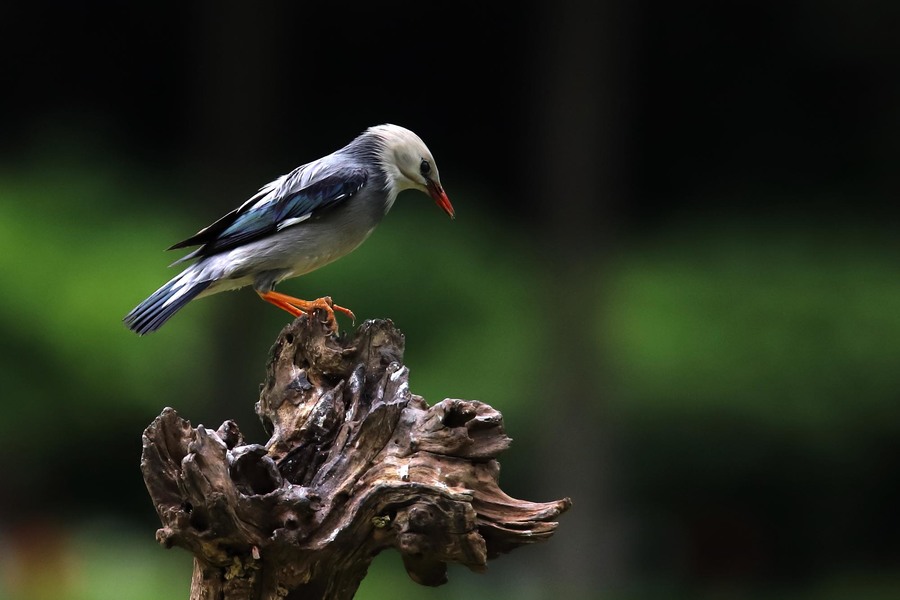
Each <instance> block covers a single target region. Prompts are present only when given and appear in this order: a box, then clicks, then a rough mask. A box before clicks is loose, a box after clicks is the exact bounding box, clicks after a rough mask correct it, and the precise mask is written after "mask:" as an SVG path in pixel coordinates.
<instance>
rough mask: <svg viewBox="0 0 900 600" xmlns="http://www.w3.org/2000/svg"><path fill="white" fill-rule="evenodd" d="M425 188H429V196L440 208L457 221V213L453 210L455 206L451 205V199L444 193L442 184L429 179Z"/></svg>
mask: <svg viewBox="0 0 900 600" xmlns="http://www.w3.org/2000/svg"><path fill="white" fill-rule="evenodd" d="M425 187H427V188H428V195H429V196H431V197H432V199H433V200H434V202H435V203H436V204H437V205H438V206H440V207H441V208H442V209H443V211H444V212H445V213H447V214H448V215H450V218H451V219H455V218H456V216H455V214H456V213H455V212H454V210H453V205H452V204H450V198H448V197H447V193H446V192H444V188H442V187H441V184H439V183H437V182H435V181H432V180H431V179H429V180H428V182H427V183H426V184H425Z"/></svg>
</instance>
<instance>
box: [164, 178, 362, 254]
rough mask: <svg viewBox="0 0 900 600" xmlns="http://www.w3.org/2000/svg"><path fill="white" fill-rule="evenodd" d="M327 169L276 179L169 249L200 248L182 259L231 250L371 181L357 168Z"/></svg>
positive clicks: (341, 199)
mask: <svg viewBox="0 0 900 600" xmlns="http://www.w3.org/2000/svg"><path fill="white" fill-rule="evenodd" d="M305 167H313V165H306V166H305ZM323 171H325V169H316V168H312V169H309V168H304V167H301V168H299V169H297V170H295V171H294V172H292V173H289V174H288V175H285V176H283V177H281V178H279V179H276V180H275V181H273V182H272V183H270V184H268V185H266V186H263V187H262V188H261V189H260V191H259V192H258V193H257V194H256V195H255V196H253V197H252V198H250V199H249V200H247V201H246V202H245V203H244V204H242V205H241V206H240V207H239V208H236V209H235V210H233V211H231V212H230V213H228V214H227V215H225V216H223V217H222V218H220V219H219V220H218V221H216V222H215V223H213V224H212V225H210V226H208V227H206V228H205V229H201V230H200V231H199V232H197V233H196V234H194V235H193V236H191V237H189V238H188V239H186V240H183V241H181V242H178V243H177V244H174V245H173V246H171V247H170V248H169V250H174V249H176V248H186V247H188V246H200V248H198V249H197V250H195V251H194V252H191V253H190V254H189V255H187V256H185V257H184V258H183V259H182V260H189V259H192V258H198V257H203V256H210V255H212V254H217V253H219V252H223V251H225V250H230V249H231V248H235V247H237V246H240V245H242V244H246V243H249V242H252V241H254V240H258V239H260V238H263V237H265V236H267V235H271V234H273V233H276V232H278V231H281V230H282V229H285V228H286V227H291V226H292V225H297V224H298V223H302V222H303V221H305V220H307V219H309V218H310V217H313V216H315V215H316V214H318V213H321V212H323V211H325V210H328V209H329V208H332V207H334V206H335V205H337V204H339V203H341V202H344V201H346V200H347V199H348V198H350V197H351V196H353V195H354V194H356V193H357V192H358V191H359V190H360V189H361V188H362V187H363V186H364V185H365V183H366V181H367V180H368V173H367V172H366V170H365V169H362V168H359V167H346V168H343V169H328V170H327V172H323ZM178 262H181V261H180V260H179V261H178Z"/></svg>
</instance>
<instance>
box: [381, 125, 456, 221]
mask: <svg viewBox="0 0 900 600" xmlns="http://www.w3.org/2000/svg"><path fill="white" fill-rule="evenodd" d="M366 134H368V135H372V136H375V137H376V138H378V141H379V142H380V144H379V146H380V148H381V152H380V156H379V162H380V163H381V167H382V168H383V169H384V172H385V174H386V175H387V177H388V186H389V187H390V188H392V189H391V191H392V192H393V193H394V194H397V193H399V192H402V191H403V190H409V189H416V190H419V191H421V192H424V193H426V194H428V195H429V196H431V198H432V199H433V200H434V201H435V202H436V203H437V205H438V206H439V207H441V208H442V209H443V210H444V212H446V213H447V214H448V215H450V217H451V218H453V215H454V211H453V205H452V204H450V199H449V198H448V197H447V194H446V193H445V192H444V188H443V186H441V178H440V175H439V174H438V168H437V164H436V163H435V162H434V157H433V156H432V155H431V151H430V150H428V147H427V146H426V145H425V142H423V141H422V139H421V138H420V137H419V136H417V135H416V134H415V133H413V132H412V131H410V130H409V129H406V128H404V127H400V126H398V125H389V124H387V125H377V126H375V127H370V128H369V129H368V130H367V131H366Z"/></svg>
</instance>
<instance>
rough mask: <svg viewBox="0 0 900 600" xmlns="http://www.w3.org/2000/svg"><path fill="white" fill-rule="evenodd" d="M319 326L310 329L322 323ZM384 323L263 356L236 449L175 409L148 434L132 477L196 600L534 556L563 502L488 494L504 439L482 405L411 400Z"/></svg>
mask: <svg viewBox="0 0 900 600" xmlns="http://www.w3.org/2000/svg"><path fill="white" fill-rule="evenodd" d="M320 316H321V315H319V314H318V313H317V314H316V317H320ZM403 346H404V339H403V334H401V333H400V332H399V331H398V330H397V329H395V328H394V326H393V324H392V323H391V322H390V321H367V322H366V323H364V324H363V325H361V326H360V327H359V328H358V329H357V331H356V332H355V335H354V336H353V337H352V339H350V338H341V337H338V336H335V335H332V334H331V333H330V332H329V331H328V329H327V328H326V327H325V326H323V324H322V323H321V321H320V320H319V319H318V318H314V319H313V320H312V324H309V321H308V319H307V318H306V317H305V316H302V317H300V318H298V319H297V320H295V321H294V322H293V323H292V324H291V325H288V326H287V327H285V328H284V330H283V331H282V332H281V334H280V335H279V336H278V339H277V340H276V342H275V345H274V346H273V347H272V350H271V355H270V358H269V364H268V369H267V376H266V381H265V383H264V385H263V386H262V391H261V393H260V399H259V402H258V403H257V404H256V412H257V414H259V416H260V418H261V419H262V420H263V422H264V423H265V424H266V426H267V427H268V428H269V429H270V430H271V432H272V438H271V439H270V440H269V442H268V443H267V444H266V445H265V446H261V445H259V444H247V443H245V442H244V439H243V437H242V435H241V433H240V431H239V430H238V427H237V425H236V424H235V423H234V422H232V421H226V422H225V423H224V424H223V425H222V426H221V427H219V429H218V430H216V431H212V430H209V429H206V428H204V427H203V426H202V425H201V426H198V427H196V428H192V427H191V424H190V423H189V422H188V421H185V420H184V419H182V418H180V417H179V416H178V415H177V414H176V412H175V411H174V410H173V409H171V408H166V409H165V410H164V411H163V412H162V414H161V415H160V416H159V417H157V418H156V419H155V420H154V421H153V423H152V424H151V425H150V426H149V427H147V429H146V431H145V432H144V437H143V453H142V457H141V470H142V471H143V474H144V481H145V482H146V484H147V489H148V491H149V492H150V496H151V497H152V499H153V503H154V505H155V506H156V510H157V512H158V513H159V517H160V520H161V521H162V525H163V526H162V528H161V529H159V530H158V531H157V534H156V537H157V540H158V541H159V542H160V543H161V544H163V545H165V546H166V547H171V546H181V547H183V548H186V549H187V550H189V551H190V552H191V553H192V554H193V555H194V557H195V558H194V575H193V581H192V585H191V598H192V600H199V599H204V600H220V599H221V600H230V599H237V598H240V599H242V600H244V599H248V598H249V599H260V600H261V599H267V600H268V599H275V598H295V599H299V598H303V599H320V598H321V599H345V598H352V597H353V595H354V593H355V592H356V590H357V588H358V586H359V584H360V582H361V581H362V579H363V577H365V575H366V570H367V569H368V567H369V564H370V563H371V561H372V559H373V558H374V556H375V555H376V554H378V553H379V552H380V551H382V550H384V549H386V548H391V547H393V548H396V549H397V550H398V551H399V552H400V554H401V555H402V557H403V562H404V565H405V567H406V570H407V572H408V573H409V575H410V577H411V578H412V579H413V580H414V581H416V582H418V583H421V584H423V585H440V584H442V583H445V582H446V580H447V577H446V564H447V563H448V562H456V563H461V564H463V565H466V566H467V567H469V568H470V569H473V570H476V571H480V570H482V569H484V568H485V566H486V563H487V561H488V559H491V558H494V557H496V556H497V555H498V554H501V553H504V552H509V551H511V550H513V549H514V548H516V547H518V546H521V545H523V544H529V543H532V542H537V541H542V540H545V539H547V538H549V537H550V535H552V534H553V532H554V530H555V529H556V525H557V524H556V522H554V519H556V517H557V516H558V515H559V514H560V513H562V512H563V511H565V510H566V509H567V508H569V506H570V504H571V503H570V501H569V499H564V500H558V501H556V502H547V503H533V502H524V501H521V500H516V499H514V498H511V497H509V496H507V495H506V494H504V493H503V491H501V489H500V487H499V485H498V475H499V465H498V464H497V461H496V460H495V457H496V456H497V454H499V453H500V452H501V451H503V450H505V449H506V448H507V447H508V446H509V443H510V439H509V438H508V437H507V436H506V435H505V433H504V431H503V420H502V417H501V415H500V413H498V412H497V411H495V410H494V409H493V408H491V407H490V406H488V405H487V404H484V403H481V402H474V401H466V400H454V399H447V400H444V401H442V402H439V403H437V404H435V405H434V406H431V407H429V406H428V405H427V404H426V403H425V401H424V400H423V399H422V398H421V397H419V396H416V395H414V394H412V393H410V390H409V385H408V375H409V372H408V369H407V368H406V367H405V366H403V365H402V358H403Z"/></svg>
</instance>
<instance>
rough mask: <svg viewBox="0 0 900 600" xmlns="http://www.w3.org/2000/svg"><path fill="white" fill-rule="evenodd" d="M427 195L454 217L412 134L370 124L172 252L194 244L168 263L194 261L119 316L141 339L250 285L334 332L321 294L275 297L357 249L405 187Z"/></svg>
mask: <svg viewBox="0 0 900 600" xmlns="http://www.w3.org/2000/svg"><path fill="white" fill-rule="evenodd" d="M408 189H415V190H419V191H422V192H425V193H426V194H428V195H429V196H431V197H432V198H433V199H434V201H435V202H436V203H437V205H438V206H439V207H441V208H442V209H443V210H444V212H446V213H447V214H448V215H450V217H451V218H452V217H453V216H454V211H453V206H452V205H451V204H450V199H449V198H447V194H446V193H444V189H443V188H442V187H441V180H440V177H439V176H438V169H437V165H436V164H435V162H434V158H433V157H432V156H431V152H429V151H428V148H427V147H426V146H425V143H424V142H422V140H421V139H420V138H419V136H417V135H416V134H415V133H413V132H412V131H410V130H408V129H404V128H403V127H399V126H397V125H378V126H376V127H370V128H369V129H367V130H366V131H365V132H363V133H362V134H361V135H360V136H359V137H357V138H356V139H354V140H353V141H352V142H350V143H349V144H348V145H346V146H345V147H343V148H341V149H340V150H338V151H337V152H334V153H332V154H329V155H328V156H324V157H322V158H320V159H318V160H314V161H313V162H310V163H307V164H305V165H303V166H301V167H297V168H296V169H294V170H293V171H291V172H290V173H288V174H286V175H282V176H281V177H279V178H278V179H276V180H275V181H272V182H271V183H268V184H266V185H264V186H263V187H262V188H260V190H259V192H257V193H256V194H255V195H254V196H253V197H251V198H250V199H249V200H247V201H246V202H244V203H243V204H242V205H241V206H240V207H238V208H237V209H235V210H233V211H231V212H230V213H228V214H227V215H225V216H223V217H222V218H221V219H219V220H218V221H216V222H215V223H213V224H212V225H210V226H208V227H206V228H205V229H201V230H200V231H199V232H197V233H196V234H195V235H193V236H191V237H189V238H188V239H186V240H184V241H182V242H178V243H177V244H175V245H174V246H172V247H171V248H169V249H170V250H173V249H176V248H185V247H189V246H199V248H197V249H196V250H194V251H193V252H191V253H190V254H188V255H186V256H184V257H183V258H181V259H180V260H178V261H176V262H175V263H174V264H178V263H182V262H187V261H192V260H194V261H196V262H194V263H192V264H191V265H190V266H189V267H187V268H186V269H184V271H182V272H181V273H179V274H178V275H176V276H175V277H174V278H173V279H172V280H171V281H169V282H168V283H166V284H165V285H163V286H162V287H161V288H159V289H158V290H156V292H154V293H153V294H152V295H151V296H150V297H149V298H147V299H146V300H144V301H143V302H141V303H140V304H139V305H138V306H136V307H135V308H134V310H132V311H131V312H130V313H128V314H127V315H126V316H125V319H124V321H125V325H126V326H127V327H128V328H129V329H131V330H132V331H134V332H136V333H138V334H140V335H143V334H145V333H150V332H151V331H156V330H157V329H159V328H160V327H162V325H163V324H164V323H165V322H166V321H168V320H169V319H170V318H171V317H172V315H174V314H175V313H176V312H178V310H180V309H181V308H183V307H184V306H185V305H186V304H187V303H188V302H190V301H191V300H193V299H194V298H201V297H203V296H209V295H211V294H215V293H218V292H224V291H226V290H236V289H238V288H242V287H244V286H247V285H252V286H253V289H254V290H255V291H256V293H257V294H259V296H260V297H261V298H262V299H263V300H266V301H267V302H270V303H272V304H274V305H275V306H277V307H279V308H282V309H284V310H286V311H288V312H289V313H291V314H292V315H294V316H299V315H301V314H303V313H307V314H312V311H313V310H315V309H317V308H321V309H324V310H325V312H326V313H327V315H328V318H329V321H330V322H331V323H332V327H335V326H336V325H334V309H336V310H339V311H341V312H343V313H345V314H347V315H348V316H350V317H351V318H353V313H352V312H351V311H349V310H347V309H346V308H343V307H341V306H337V305H336V304H333V303H332V301H331V299H330V298H328V297H325V298H319V299H317V300H313V301H307V300H300V299H299V298H293V297H291V296H286V295H284V294H280V293H278V292H276V291H274V287H275V285H276V284H277V283H278V282H280V281H282V280H284V279H288V278H290V277H297V276H298V275H303V274H304V273H309V272H310V271H314V270H316V269H318V268H319V267H322V266H324V265H326V264H328V263H330V262H332V261H334V260H337V259H338V258H340V257H342V256H344V255H345V254H347V253H349V252H350V251H352V250H354V249H355V248H357V247H358V246H359V245H360V244H362V243H363V241H365V239H366V238H367V237H369V234H371V233H372V231H373V230H374V229H375V227H376V226H377V225H378V224H379V223H380V222H381V219H382V218H383V217H384V215H385V214H387V212H388V211H389V210H390V208H391V206H392V205H393V204H394V200H395V199H396V198H397V194H399V193H400V192H402V191H403V190H408Z"/></svg>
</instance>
